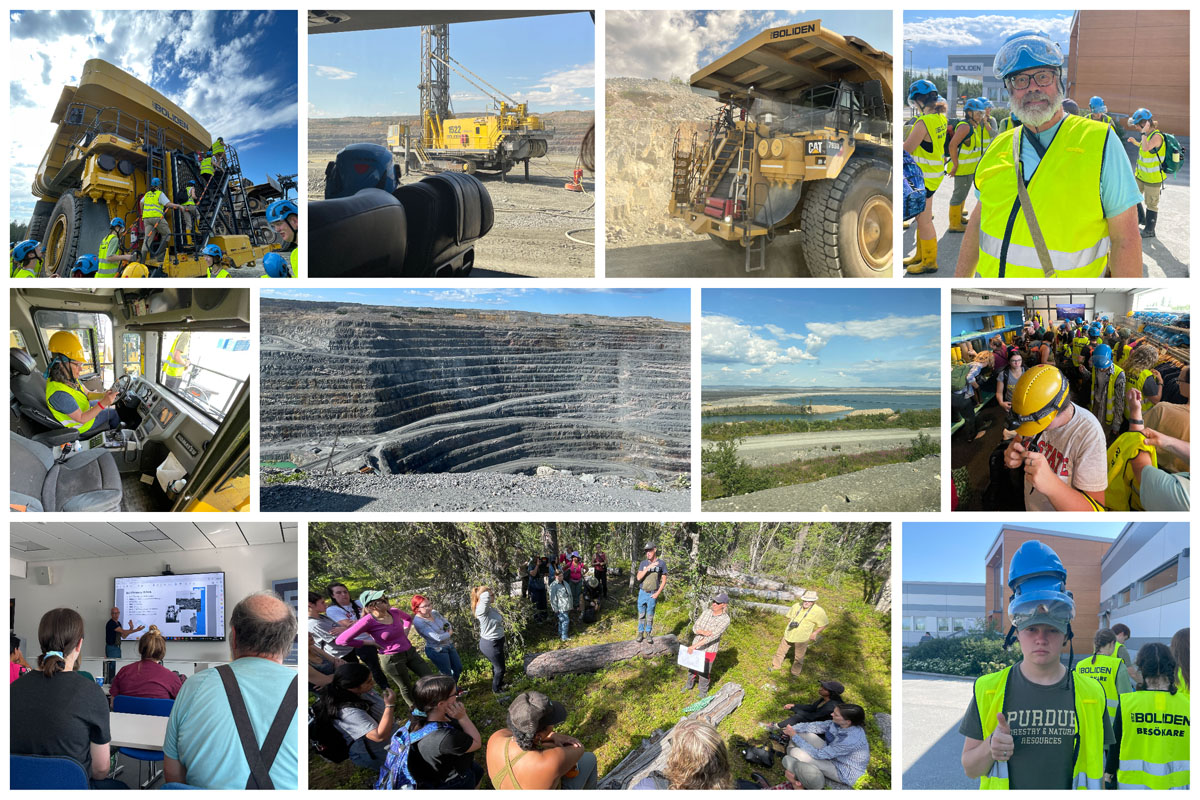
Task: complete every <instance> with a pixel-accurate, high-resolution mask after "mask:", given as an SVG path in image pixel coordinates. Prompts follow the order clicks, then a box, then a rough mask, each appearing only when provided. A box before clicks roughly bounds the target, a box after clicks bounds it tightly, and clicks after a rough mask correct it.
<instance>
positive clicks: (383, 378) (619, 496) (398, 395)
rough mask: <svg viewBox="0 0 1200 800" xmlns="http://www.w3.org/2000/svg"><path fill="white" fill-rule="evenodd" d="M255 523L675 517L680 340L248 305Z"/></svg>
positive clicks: (607, 324)
mask: <svg viewBox="0 0 1200 800" xmlns="http://www.w3.org/2000/svg"><path fill="white" fill-rule="evenodd" d="M260 318H261V323H260V327H261V346H260V353H261V355H260V360H261V373H260V388H261V395H260V397H261V400H260V404H259V408H260V428H259V431H260V432H259V441H260V451H261V462H262V463H261V471H262V479H263V480H262V496H261V506H262V510H263V511H354V510H361V511H471V510H480V511H552V510H574V511H582V510H627V511H663V510H679V511H686V510H688V508H689V500H688V498H689V491H688V487H689V484H690V481H689V471H690V463H691V453H690V446H689V445H690V422H689V420H690V414H689V406H690V383H689V378H690V362H689V354H690V333H689V326H688V325H686V324H683V323H674V322H665V321H663V320H658V319H652V318H648V317H600V316H592V315H585V314H566V315H547V314H535V313H531V312H524V311H509V310H490V309H489V310H475V309H469V310H463V309H442V308H410V307H395V306H367V305H348V304H339V303H328V302H303V301H292V300H271V299H267V298H263V300H262V302H261V312H260Z"/></svg>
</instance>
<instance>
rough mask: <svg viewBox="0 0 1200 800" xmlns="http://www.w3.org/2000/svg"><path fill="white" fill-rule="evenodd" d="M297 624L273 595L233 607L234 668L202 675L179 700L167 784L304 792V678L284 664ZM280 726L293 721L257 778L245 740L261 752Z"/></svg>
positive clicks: (168, 747)
mask: <svg viewBox="0 0 1200 800" xmlns="http://www.w3.org/2000/svg"><path fill="white" fill-rule="evenodd" d="M298 627H299V626H298V624H297V622H296V614H295V612H294V611H293V610H292V607H291V605H289V604H288V603H285V602H284V601H283V599H282V598H281V597H279V595H277V594H275V593H274V592H270V591H263V592H255V593H254V594H252V595H250V596H248V597H246V598H245V599H244V600H242V601H241V602H239V603H238V604H237V605H236V606H234V607H233V611H232V613H231V614H230V616H229V650H230V653H231V654H232V656H233V661H232V663H230V664H227V665H226V664H223V665H221V666H219V667H213V668H209V669H205V670H201V671H200V672H197V673H196V674H195V675H193V676H192V677H191V678H190V679H189V680H188V681H187V682H186V683H184V684H183V688H182V689H180V690H179V696H178V697H176V698H175V705H174V707H172V709H171V717H170V719H169V720H167V733H166V737H165V739H164V741H163V756H164V758H163V772H164V773H165V775H166V779H167V782H168V783H187V784H191V785H192V786H199V787H203V788H205V789H246V788H255V787H257V788H260V789H270V788H275V789H296V788H298V785H299V776H298V773H299V758H300V756H299V747H298V745H299V741H300V736H299V731H298V730H297V728H298V725H299V716H298V714H297V705H296V704H297V698H296V683H297V680H298V676H297V675H296V671H295V670H294V669H292V668H291V667H286V666H284V664H283V659H284V657H285V656H287V654H288V652H289V651H291V649H292V647H293V645H294V644H295V642H296V631H297V628H298ZM227 682H228V683H229V684H234V683H236V685H237V689H238V692H239V693H240V694H241V696H242V699H243V701H244V703H245V712H246V715H247V716H248V719H247V720H246V724H247V725H249V726H250V727H251V730H246V729H245V727H242V726H240V725H239V723H238V720H237V718H236V717H235V716H234V712H233V711H232V709H231V706H230V704H229V699H228V694H229V692H230V689H229V688H227ZM289 707H290V711H291V713H290V714H288V713H287V712H288V710H289ZM281 723H286V730H285V731H284V733H283V738H282V740H281V744H280V746H279V750H278V751H277V752H276V753H275V757H274V760H273V761H271V762H270V763H266V762H267V761H268V759H267V758H266V757H265V756H264V757H263V758H262V760H261V761H260V763H261V764H262V766H263V767H264V768H265V772H266V774H265V775H262V776H261V778H262V779H261V780H254V779H252V777H251V770H250V762H249V761H248V760H247V759H248V756H247V754H246V751H245V748H244V747H243V744H242V741H243V739H242V736H243V734H252V735H251V736H250V739H251V740H252V741H254V742H255V744H256V745H257V746H258V747H260V748H261V747H262V746H263V743H264V742H265V741H266V740H267V739H269V738H270V739H272V741H274V740H275V738H276V737H278V735H279V734H278V732H277V731H276V730H275V728H276V726H277V725H278V724H281Z"/></svg>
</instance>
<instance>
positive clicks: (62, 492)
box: [8, 432, 123, 513]
mask: <svg viewBox="0 0 1200 800" xmlns="http://www.w3.org/2000/svg"><path fill="white" fill-rule="evenodd" d="M55 455H56V452H55V451H54V450H51V449H50V448H49V447H47V446H46V445H44V444H41V443H39V442H35V441H32V440H30V439H26V438H24V437H23V436H19V435H17V434H15V433H11V432H10V433H9V486H10V488H9V501H8V502H9V505H10V510H25V511H86V512H89V513H98V512H105V511H120V510H121V498H122V496H123V494H122V491H121V473H120V472H119V471H118V470H117V462H116V460H115V459H113V457H112V454H111V453H109V452H107V451H106V450H102V449H97V450H85V451H83V452H79V453H73V454H72V455H70V456H68V457H67V458H66V459H65V460H63V461H61V462H60V461H55Z"/></svg>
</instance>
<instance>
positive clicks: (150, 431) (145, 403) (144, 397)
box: [129, 378, 216, 471]
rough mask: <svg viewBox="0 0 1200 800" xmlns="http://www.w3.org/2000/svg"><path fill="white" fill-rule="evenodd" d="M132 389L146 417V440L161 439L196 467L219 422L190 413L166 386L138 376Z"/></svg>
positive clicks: (140, 431) (142, 429)
mask: <svg viewBox="0 0 1200 800" xmlns="http://www.w3.org/2000/svg"><path fill="white" fill-rule="evenodd" d="M129 392H130V394H132V395H133V396H135V397H137V399H138V414H139V415H140V416H141V418H142V421H141V424H140V425H139V426H138V429H137V433H138V437H139V438H140V439H142V440H143V441H146V440H157V441H160V442H162V443H163V444H165V445H166V446H167V447H168V449H170V451H171V452H172V453H174V454H175V457H176V458H177V459H179V461H180V463H181V464H183V465H184V467H185V468H187V469H188V470H189V471H190V470H191V469H192V468H193V467H195V465H196V463H197V462H198V461H199V460H200V456H201V454H202V453H203V451H204V446H205V445H206V444H207V443H208V441H209V440H210V439H211V438H212V437H213V435H214V434H215V433H216V429H215V426H214V425H213V423H212V422H211V421H210V420H208V419H207V418H202V417H201V415H200V414H198V413H189V411H188V410H187V407H186V406H185V405H183V404H182V403H181V402H180V401H179V400H178V399H176V398H174V397H171V396H170V395H169V394H168V393H167V392H165V391H164V390H163V389H162V387H160V386H158V385H156V384H152V383H149V382H148V381H145V380H143V379H141V378H135V379H134V381H133V383H132V384H131V386H130V387H129Z"/></svg>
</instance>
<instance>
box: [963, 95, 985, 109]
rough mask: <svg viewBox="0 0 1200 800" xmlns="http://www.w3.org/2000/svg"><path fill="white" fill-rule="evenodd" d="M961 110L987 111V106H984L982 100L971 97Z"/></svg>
mask: <svg viewBox="0 0 1200 800" xmlns="http://www.w3.org/2000/svg"><path fill="white" fill-rule="evenodd" d="M963 109H964V110H965V111H987V106H986V105H984V102H983V100H981V99H979V98H978V97H972V98H971V99H970V100H968V101H967V102H966V104H965V105H963Z"/></svg>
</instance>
